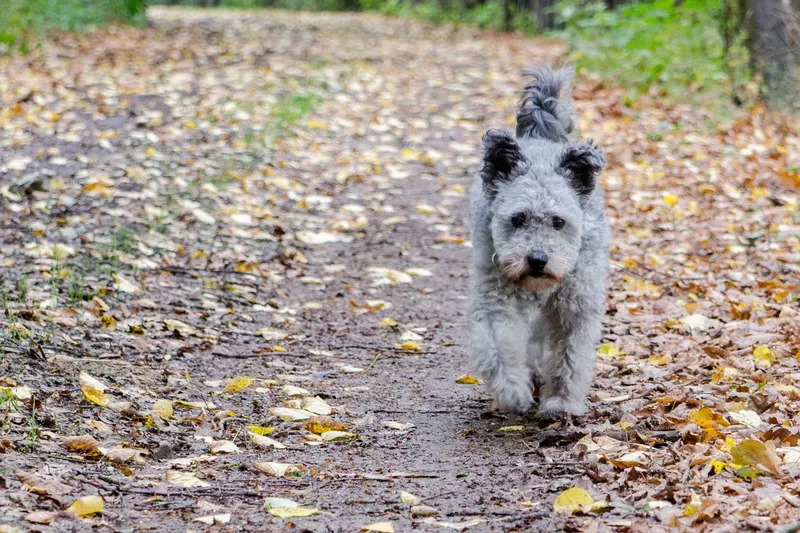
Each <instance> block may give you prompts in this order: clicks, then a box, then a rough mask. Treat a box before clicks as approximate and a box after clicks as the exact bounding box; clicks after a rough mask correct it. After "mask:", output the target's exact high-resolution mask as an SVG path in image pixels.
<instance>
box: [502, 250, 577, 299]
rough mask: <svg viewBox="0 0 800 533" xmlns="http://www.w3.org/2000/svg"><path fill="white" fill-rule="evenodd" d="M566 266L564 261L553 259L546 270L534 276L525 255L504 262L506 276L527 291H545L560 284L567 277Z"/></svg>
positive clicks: (503, 267) (503, 268)
mask: <svg viewBox="0 0 800 533" xmlns="http://www.w3.org/2000/svg"><path fill="white" fill-rule="evenodd" d="M565 266H566V265H564V264H563V262H561V261H558V260H555V259H551V260H550V262H549V263H548V265H547V267H546V268H545V269H544V271H543V272H542V273H541V274H539V275H536V276H534V275H532V274H531V273H530V270H529V268H528V261H527V259H526V258H525V257H521V258H518V259H517V258H515V259H508V260H505V261H503V262H502V270H503V274H504V275H505V277H506V278H508V279H509V280H510V281H512V282H513V283H515V284H516V285H517V286H519V288H521V289H522V290H524V291H527V292H538V291H545V290H547V289H552V288H553V287H556V286H557V285H559V284H560V283H561V282H562V281H564V278H565V277H566V272H565V271H566V269H565V268H564V267H565Z"/></svg>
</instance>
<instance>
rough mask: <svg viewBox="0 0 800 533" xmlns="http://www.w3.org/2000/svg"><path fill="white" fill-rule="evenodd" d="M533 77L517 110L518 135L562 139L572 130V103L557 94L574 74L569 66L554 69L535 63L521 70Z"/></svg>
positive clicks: (551, 139) (521, 137) (564, 87)
mask: <svg viewBox="0 0 800 533" xmlns="http://www.w3.org/2000/svg"><path fill="white" fill-rule="evenodd" d="M522 74H523V75H524V76H530V77H532V78H533V80H532V81H531V82H530V83H528V84H527V85H526V86H525V90H524V91H523V93H522V99H521V100H520V103H519V108H518V110H517V138H520V139H523V138H526V137H527V138H533V139H547V140H550V141H556V142H564V141H566V140H567V135H568V134H569V133H570V132H571V131H572V104H571V102H569V100H568V99H567V98H566V97H565V96H564V95H561V94H560V93H561V92H562V91H564V90H565V89H566V88H567V86H568V85H569V83H570V81H572V77H573V76H574V75H575V69H574V68H573V67H572V66H569V65H568V66H565V67H562V68H560V69H558V70H556V71H553V69H552V68H550V66H549V65H536V66H533V67H530V68H528V69H526V70H524V71H522Z"/></svg>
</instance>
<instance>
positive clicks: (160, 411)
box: [153, 400, 174, 420]
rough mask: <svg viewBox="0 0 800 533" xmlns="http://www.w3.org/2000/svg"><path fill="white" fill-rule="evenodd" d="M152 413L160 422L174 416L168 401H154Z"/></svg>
mask: <svg viewBox="0 0 800 533" xmlns="http://www.w3.org/2000/svg"><path fill="white" fill-rule="evenodd" d="M153 412H154V413H155V414H157V415H158V417H159V418H161V420H169V419H170V418H172V416H173V414H174V410H173V408H172V402H171V401H169V400H156V401H155V403H153Z"/></svg>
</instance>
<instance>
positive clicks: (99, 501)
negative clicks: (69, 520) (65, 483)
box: [67, 496, 105, 516]
mask: <svg viewBox="0 0 800 533" xmlns="http://www.w3.org/2000/svg"><path fill="white" fill-rule="evenodd" d="M104 503H105V502H103V498H101V497H100V496H84V497H83V498H78V499H77V500H75V502H74V503H73V504H72V505H70V506H69V507H67V512H68V513H72V514H74V515H77V516H89V515H93V514H95V513H102V512H103V505H104Z"/></svg>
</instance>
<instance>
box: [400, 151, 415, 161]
mask: <svg viewBox="0 0 800 533" xmlns="http://www.w3.org/2000/svg"><path fill="white" fill-rule="evenodd" d="M400 155H401V156H403V159H409V160H413V159H419V152H418V151H417V150H414V149H413V148H403V149H402V150H400Z"/></svg>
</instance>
